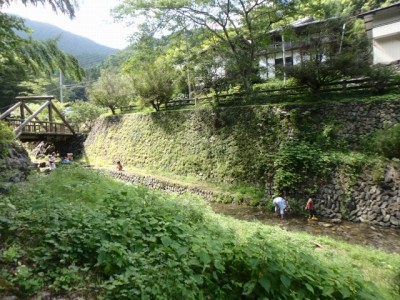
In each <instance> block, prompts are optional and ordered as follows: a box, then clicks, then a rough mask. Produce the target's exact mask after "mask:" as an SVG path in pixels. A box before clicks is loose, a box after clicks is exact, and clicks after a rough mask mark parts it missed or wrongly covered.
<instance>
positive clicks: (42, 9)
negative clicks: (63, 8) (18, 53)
mask: <svg viewBox="0 0 400 300" xmlns="http://www.w3.org/2000/svg"><path fill="white" fill-rule="evenodd" d="M78 2H79V8H78V9H77V10H76V12H75V18H74V19H72V20H70V19H69V18H68V17H67V16H65V15H63V14H61V13H58V14H56V13H55V12H54V11H53V10H52V9H51V7H50V6H48V5H46V6H42V5H38V6H37V7H35V6H33V5H28V6H26V7H25V6H24V5H22V4H21V2H20V1H12V2H11V5H10V6H9V7H7V6H6V5H4V7H3V9H2V11H3V12H5V13H11V14H15V15H18V16H20V17H23V18H26V19H31V20H34V21H39V22H43V23H49V24H52V25H55V26H57V27H59V28H61V29H64V30H66V31H69V32H72V33H74V34H77V35H80V36H83V37H86V38H89V39H91V40H93V41H95V42H97V43H99V44H102V45H105V46H108V47H112V48H117V49H123V48H125V47H127V46H128V37H129V35H130V34H132V33H133V29H132V28H131V29H129V28H128V27H127V26H126V25H125V24H124V23H114V22H113V18H112V17H111V14H110V10H111V9H112V8H113V7H115V6H116V4H118V3H120V2H121V0H79V1H78Z"/></svg>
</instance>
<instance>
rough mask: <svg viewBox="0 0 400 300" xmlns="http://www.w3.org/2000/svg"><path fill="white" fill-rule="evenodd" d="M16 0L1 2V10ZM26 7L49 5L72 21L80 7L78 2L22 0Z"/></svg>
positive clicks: (66, 0) (68, 0)
mask: <svg viewBox="0 0 400 300" xmlns="http://www.w3.org/2000/svg"><path fill="white" fill-rule="evenodd" d="M13 2H16V1H15V0H0V8H1V7H2V6H4V5H11V4H12V3H13ZM21 2H22V3H23V4H24V5H28V4H31V5H35V6H37V5H38V4H42V5H44V4H46V3H47V4H49V5H50V6H51V8H52V9H53V10H54V11H55V12H58V11H60V12H61V13H63V14H65V15H68V16H69V17H70V18H71V19H72V18H73V17H75V7H77V6H78V2H77V1H76V0H21Z"/></svg>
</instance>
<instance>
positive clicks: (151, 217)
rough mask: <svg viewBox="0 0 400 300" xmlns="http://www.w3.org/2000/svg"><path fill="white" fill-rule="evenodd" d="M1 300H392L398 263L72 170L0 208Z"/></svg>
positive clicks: (43, 179) (4, 199) (20, 189)
mask: <svg viewBox="0 0 400 300" xmlns="http://www.w3.org/2000/svg"><path fill="white" fill-rule="evenodd" d="M0 207H1V212H2V213H1V215H0V238H1V244H0V270H1V271H0V296H1V297H4V296H7V295H13V296H17V297H20V298H21V299H26V298H28V297H36V298H39V299H40V298H46V297H50V298H58V299H61V298H64V299H78V298H79V297H81V298H83V299H99V298H106V299H136V298H137V299H140V298H141V299H244V298H248V299H257V298H260V297H261V298H262V297H265V298H270V299H307V298H308V299H318V298H319V299H345V298H348V299H397V298H398V297H399V294H400V291H399V279H400V278H399V277H400V271H399V270H400V269H399V266H400V255H396V254H387V253H384V252H380V251H377V250H371V249H369V248H363V247H359V246H354V245H349V244H346V243H342V242H336V241H334V240H331V239H328V238H315V237H313V236H310V235H307V234H301V233H289V232H286V231H283V230H281V229H279V228H276V227H271V226H265V225H262V224H259V223H248V222H243V221H238V220H234V219H232V218H228V217H224V216H219V215H216V214H214V213H213V212H212V211H211V210H210V209H209V208H208V207H207V205H206V204H205V203H204V202H203V201H202V200H200V199H197V198H194V197H192V196H189V195H187V196H183V197H177V196H171V195H166V194H162V193H159V192H154V191H148V190H146V189H144V188H141V187H134V186H130V185H126V184H123V183H121V182H116V181H114V180H112V179H109V178H106V177H104V176H103V175H101V174H99V173H97V172H94V171H91V170H86V169H81V168H79V167H75V166H64V167H60V168H58V169H56V170H55V171H54V172H52V173H51V174H49V175H47V176H45V175H40V174H38V175H35V176H32V177H31V179H30V181H29V182H27V183H22V184H19V185H16V186H15V187H14V190H12V191H11V193H10V194H9V195H7V196H1V197H0Z"/></svg>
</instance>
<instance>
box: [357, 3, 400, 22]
mask: <svg viewBox="0 0 400 300" xmlns="http://www.w3.org/2000/svg"><path fill="white" fill-rule="evenodd" d="M396 6H400V2H397V3H394V4H391V5H388V6H385V7H381V8H376V9H373V10H370V11H367V12H364V13H361V14H359V15H357V18H363V17H364V16H367V15H373V14H376V13H377V12H379V11H383V10H386V9H390V8H393V7H396Z"/></svg>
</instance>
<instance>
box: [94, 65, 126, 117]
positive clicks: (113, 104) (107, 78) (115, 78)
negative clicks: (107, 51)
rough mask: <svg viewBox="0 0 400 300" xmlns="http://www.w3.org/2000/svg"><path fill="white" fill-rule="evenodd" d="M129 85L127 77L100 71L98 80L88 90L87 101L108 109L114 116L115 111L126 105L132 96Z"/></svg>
mask: <svg viewBox="0 0 400 300" xmlns="http://www.w3.org/2000/svg"><path fill="white" fill-rule="evenodd" d="M131 84H132V80H131V78H130V77H129V76H127V75H123V74H116V73H112V72H109V71H107V70H102V72H101V76H100V78H99V79H98V80H97V81H96V82H95V83H94V84H93V86H92V88H90V89H89V101H91V102H93V103H95V104H97V105H100V106H102V107H106V108H109V109H110V110H111V113H112V114H113V115H115V113H116V109H117V108H118V107H121V106H125V105H128V103H129V101H130V98H131V97H132V96H133V92H132V85H131Z"/></svg>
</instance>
